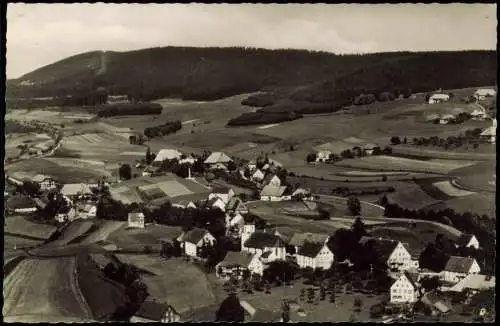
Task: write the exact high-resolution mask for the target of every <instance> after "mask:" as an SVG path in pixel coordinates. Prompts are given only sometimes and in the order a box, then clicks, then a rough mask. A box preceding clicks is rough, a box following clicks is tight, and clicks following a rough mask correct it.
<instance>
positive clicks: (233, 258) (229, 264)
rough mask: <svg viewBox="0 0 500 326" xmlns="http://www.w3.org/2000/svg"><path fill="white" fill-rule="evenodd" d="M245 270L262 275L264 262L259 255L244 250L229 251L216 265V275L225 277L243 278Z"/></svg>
mask: <svg viewBox="0 0 500 326" xmlns="http://www.w3.org/2000/svg"><path fill="white" fill-rule="evenodd" d="M245 271H248V272H249V273H250V275H251V274H258V275H262V274H263V273H264V264H263V263H262V261H261V260H260V259H259V258H258V256H257V255H252V254H250V253H248V252H242V251H228V253H227V254H226V257H224V260H223V261H221V262H220V263H218V264H217V265H216V267H215V275H216V276H217V277H219V278H223V279H229V278H230V277H236V278H238V279H241V278H242V277H243V273H245Z"/></svg>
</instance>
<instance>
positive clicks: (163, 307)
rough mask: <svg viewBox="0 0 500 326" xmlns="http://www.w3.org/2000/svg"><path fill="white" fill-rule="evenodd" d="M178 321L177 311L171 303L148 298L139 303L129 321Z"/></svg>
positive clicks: (179, 319)
mask: <svg viewBox="0 0 500 326" xmlns="http://www.w3.org/2000/svg"><path fill="white" fill-rule="evenodd" d="M180 321H181V318H180V315H179V313H177V312H176V311H175V309H174V308H173V307H172V306H171V305H169V304H165V303H160V302H156V301H153V300H149V299H146V301H144V302H143V303H142V304H141V306H140V308H139V310H138V311H137V312H136V314H135V315H134V316H133V317H132V318H131V319H130V322H131V323H150V322H160V323H175V322H180Z"/></svg>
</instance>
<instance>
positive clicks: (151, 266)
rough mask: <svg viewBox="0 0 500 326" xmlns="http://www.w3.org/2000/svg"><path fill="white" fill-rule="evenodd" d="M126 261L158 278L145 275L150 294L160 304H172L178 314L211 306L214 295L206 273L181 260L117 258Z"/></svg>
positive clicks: (157, 257)
mask: <svg viewBox="0 0 500 326" xmlns="http://www.w3.org/2000/svg"><path fill="white" fill-rule="evenodd" d="M116 256H117V258H118V259H119V260H120V261H122V262H124V263H129V264H132V265H134V266H136V267H138V268H140V269H143V270H147V271H149V272H151V273H153V274H154V275H142V279H143V280H144V282H145V283H146V285H147V286H148V292H149V295H150V296H151V297H152V298H155V299H156V300H158V301H163V302H168V304H170V305H172V306H173V307H174V309H175V310H176V311H177V312H178V313H185V312H187V311H189V310H191V309H196V308H200V307H204V306H208V305H211V304H213V303H214V302H215V297H214V294H213V293H212V289H211V286H210V283H209V282H208V280H207V278H206V276H205V274H204V273H203V272H202V271H201V270H200V269H198V268H197V267H196V266H194V265H193V264H192V263H189V262H186V261H184V260H182V259H180V258H178V259H170V260H165V259H163V258H161V257H159V256H157V255H155V256H147V255H125V254H120V255H116Z"/></svg>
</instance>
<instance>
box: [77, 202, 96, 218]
mask: <svg viewBox="0 0 500 326" xmlns="http://www.w3.org/2000/svg"><path fill="white" fill-rule="evenodd" d="M81 211H82V213H83V214H80V216H85V217H87V218H94V217H96V216H97V206H96V205H94V204H85V205H83V206H82V207H81Z"/></svg>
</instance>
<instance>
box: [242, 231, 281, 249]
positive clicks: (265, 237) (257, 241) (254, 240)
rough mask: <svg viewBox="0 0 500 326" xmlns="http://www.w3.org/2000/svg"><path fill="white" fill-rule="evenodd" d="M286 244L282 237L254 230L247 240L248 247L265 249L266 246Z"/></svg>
mask: <svg viewBox="0 0 500 326" xmlns="http://www.w3.org/2000/svg"><path fill="white" fill-rule="evenodd" d="M284 246H285V244H284V243H283V240H281V239H280V237H278V236H277V235H274V234H272V233H266V232H254V233H252V235H251V236H250V238H248V240H247V241H246V242H245V247H247V248H258V249H264V248H265V247H268V248H273V247H284Z"/></svg>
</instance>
